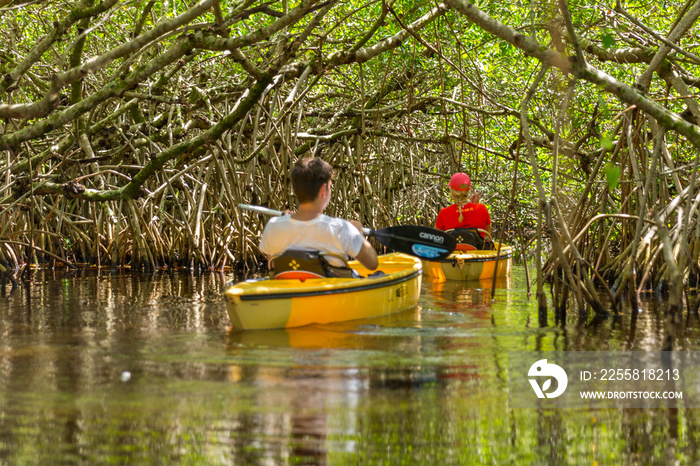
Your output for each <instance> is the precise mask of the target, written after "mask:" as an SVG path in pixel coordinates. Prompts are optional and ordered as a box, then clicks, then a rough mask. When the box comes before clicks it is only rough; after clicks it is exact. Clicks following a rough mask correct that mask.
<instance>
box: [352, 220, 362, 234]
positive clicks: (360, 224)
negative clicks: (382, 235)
mask: <svg viewBox="0 0 700 466" xmlns="http://www.w3.org/2000/svg"><path fill="white" fill-rule="evenodd" d="M350 223H352V226H354V227H355V228H357V229H358V230H360V233H362V234H363V235H364V234H365V233H364V231H363V227H362V223H360V222H358V221H357V220H350Z"/></svg>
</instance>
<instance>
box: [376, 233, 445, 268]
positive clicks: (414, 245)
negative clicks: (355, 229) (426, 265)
mask: <svg viewBox="0 0 700 466" xmlns="http://www.w3.org/2000/svg"><path fill="white" fill-rule="evenodd" d="M369 236H373V237H374V238H375V239H376V240H377V241H378V242H379V243H380V244H382V245H384V246H386V247H387V248H389V249H392V250H395V251H399V252H403V253H406V254H411V255H413V256H418V257H420V258H421V259H426V260H441V259H444V258H446V257H447V256H449V255H450V254H451V253H452V251H454V249H455V247H456V246H457V242H456V241H455V239H454V238H453V237H452V236H451V235H449V234H448V233H445V232H444V231H440V230H436V229H434V228H428V227H421V226H417V225H398V226H393V227H389V228H381V229H379V230H369Z"/></svg>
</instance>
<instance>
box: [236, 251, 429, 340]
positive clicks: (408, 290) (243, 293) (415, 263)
mask: <svg viewBox="0 0 700 466" xmlns="http://www.w3.org/2000/svg"><path fill="white" fill-rule="evenodd" d="M348 265H349V266H350V267H351V268H352V269H355V270H356V271H357V272H358V273H359V274H360V275H362V276H367V275H369V274H370V273H371V272H370V271H368V270H367V269H365V268H364V267H363V266H362V265H360V263H359V262H357V261H350V262H349V263H348ZM378 270H381V271H382V272H384V275H382V276H379V277H371V278H309V279H306V280H304V281H301V280H299V279H289V280H278V279H275V280H271V279H267V278H266V279H259V280H247V281H244V282H240V283H236V284H235V285H232V286H229V287H228V288H227V289H226V291H225V292H224V295H225V296H226V310H227V311H228V315H229V317H230V318H231V324H232V326H233V328H234V329H239V330H253V329H275V328H290V327H301V326H304V325H309V324H314V323H319V324H327V323H331V322H341V321H346V320H355V319H366V318H370V317H377V316H382V315H386V314H392V313H394V312H399V311H404V310H406V309H410V308H412V307H414V306H415V305H416V304H417V303H418V296H419V295H420V285H421V273H422V265H421V261H420V259H418V258H415V257H412V256H409V255H406V254H400V253H394V254H387V255H383V256H379V269H378Z"/></svg>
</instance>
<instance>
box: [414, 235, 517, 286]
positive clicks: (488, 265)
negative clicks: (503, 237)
mask: <svg viewBox="0 0 700 466" xmlns="http://www.w3.org/2000/svg"><path fill="white" fill-rule="evenodd" d="M497 253H498V243H495V250H493V251H481V250H473V251H455V252H454V253H452V254H450V255H449V256H448V257H447V258H446V259H443V260H441V261H431V262H426V261H424V262H423V269H424V272H425V274H426V275H427V276H429V277H433V278H436V279H438V280H462V281H465V280H484V279H486V278H493V276H494V274H495V275H496V276H497V277H507V276H509V275H510V269H511V265H512V257H513V250H512V249H511V247H510V246H506V245H502V246H501V251H500V256H499V258H498V270H496V254H497Z"/></svg>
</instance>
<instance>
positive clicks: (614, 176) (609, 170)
mask: <svg viewBox="0 0 700 466" xmlns="http://www.w3.org/2000/svg"><path fill="white" fill-rule="evenodd" d="M604 171H605V179H606V181H607V182H608V189H615V188H617V186H618V185H619V184H620V167H616V166H615V165H613V164H612V163H610V162H608V164H607V165H605V169H604Z"/></svg>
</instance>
